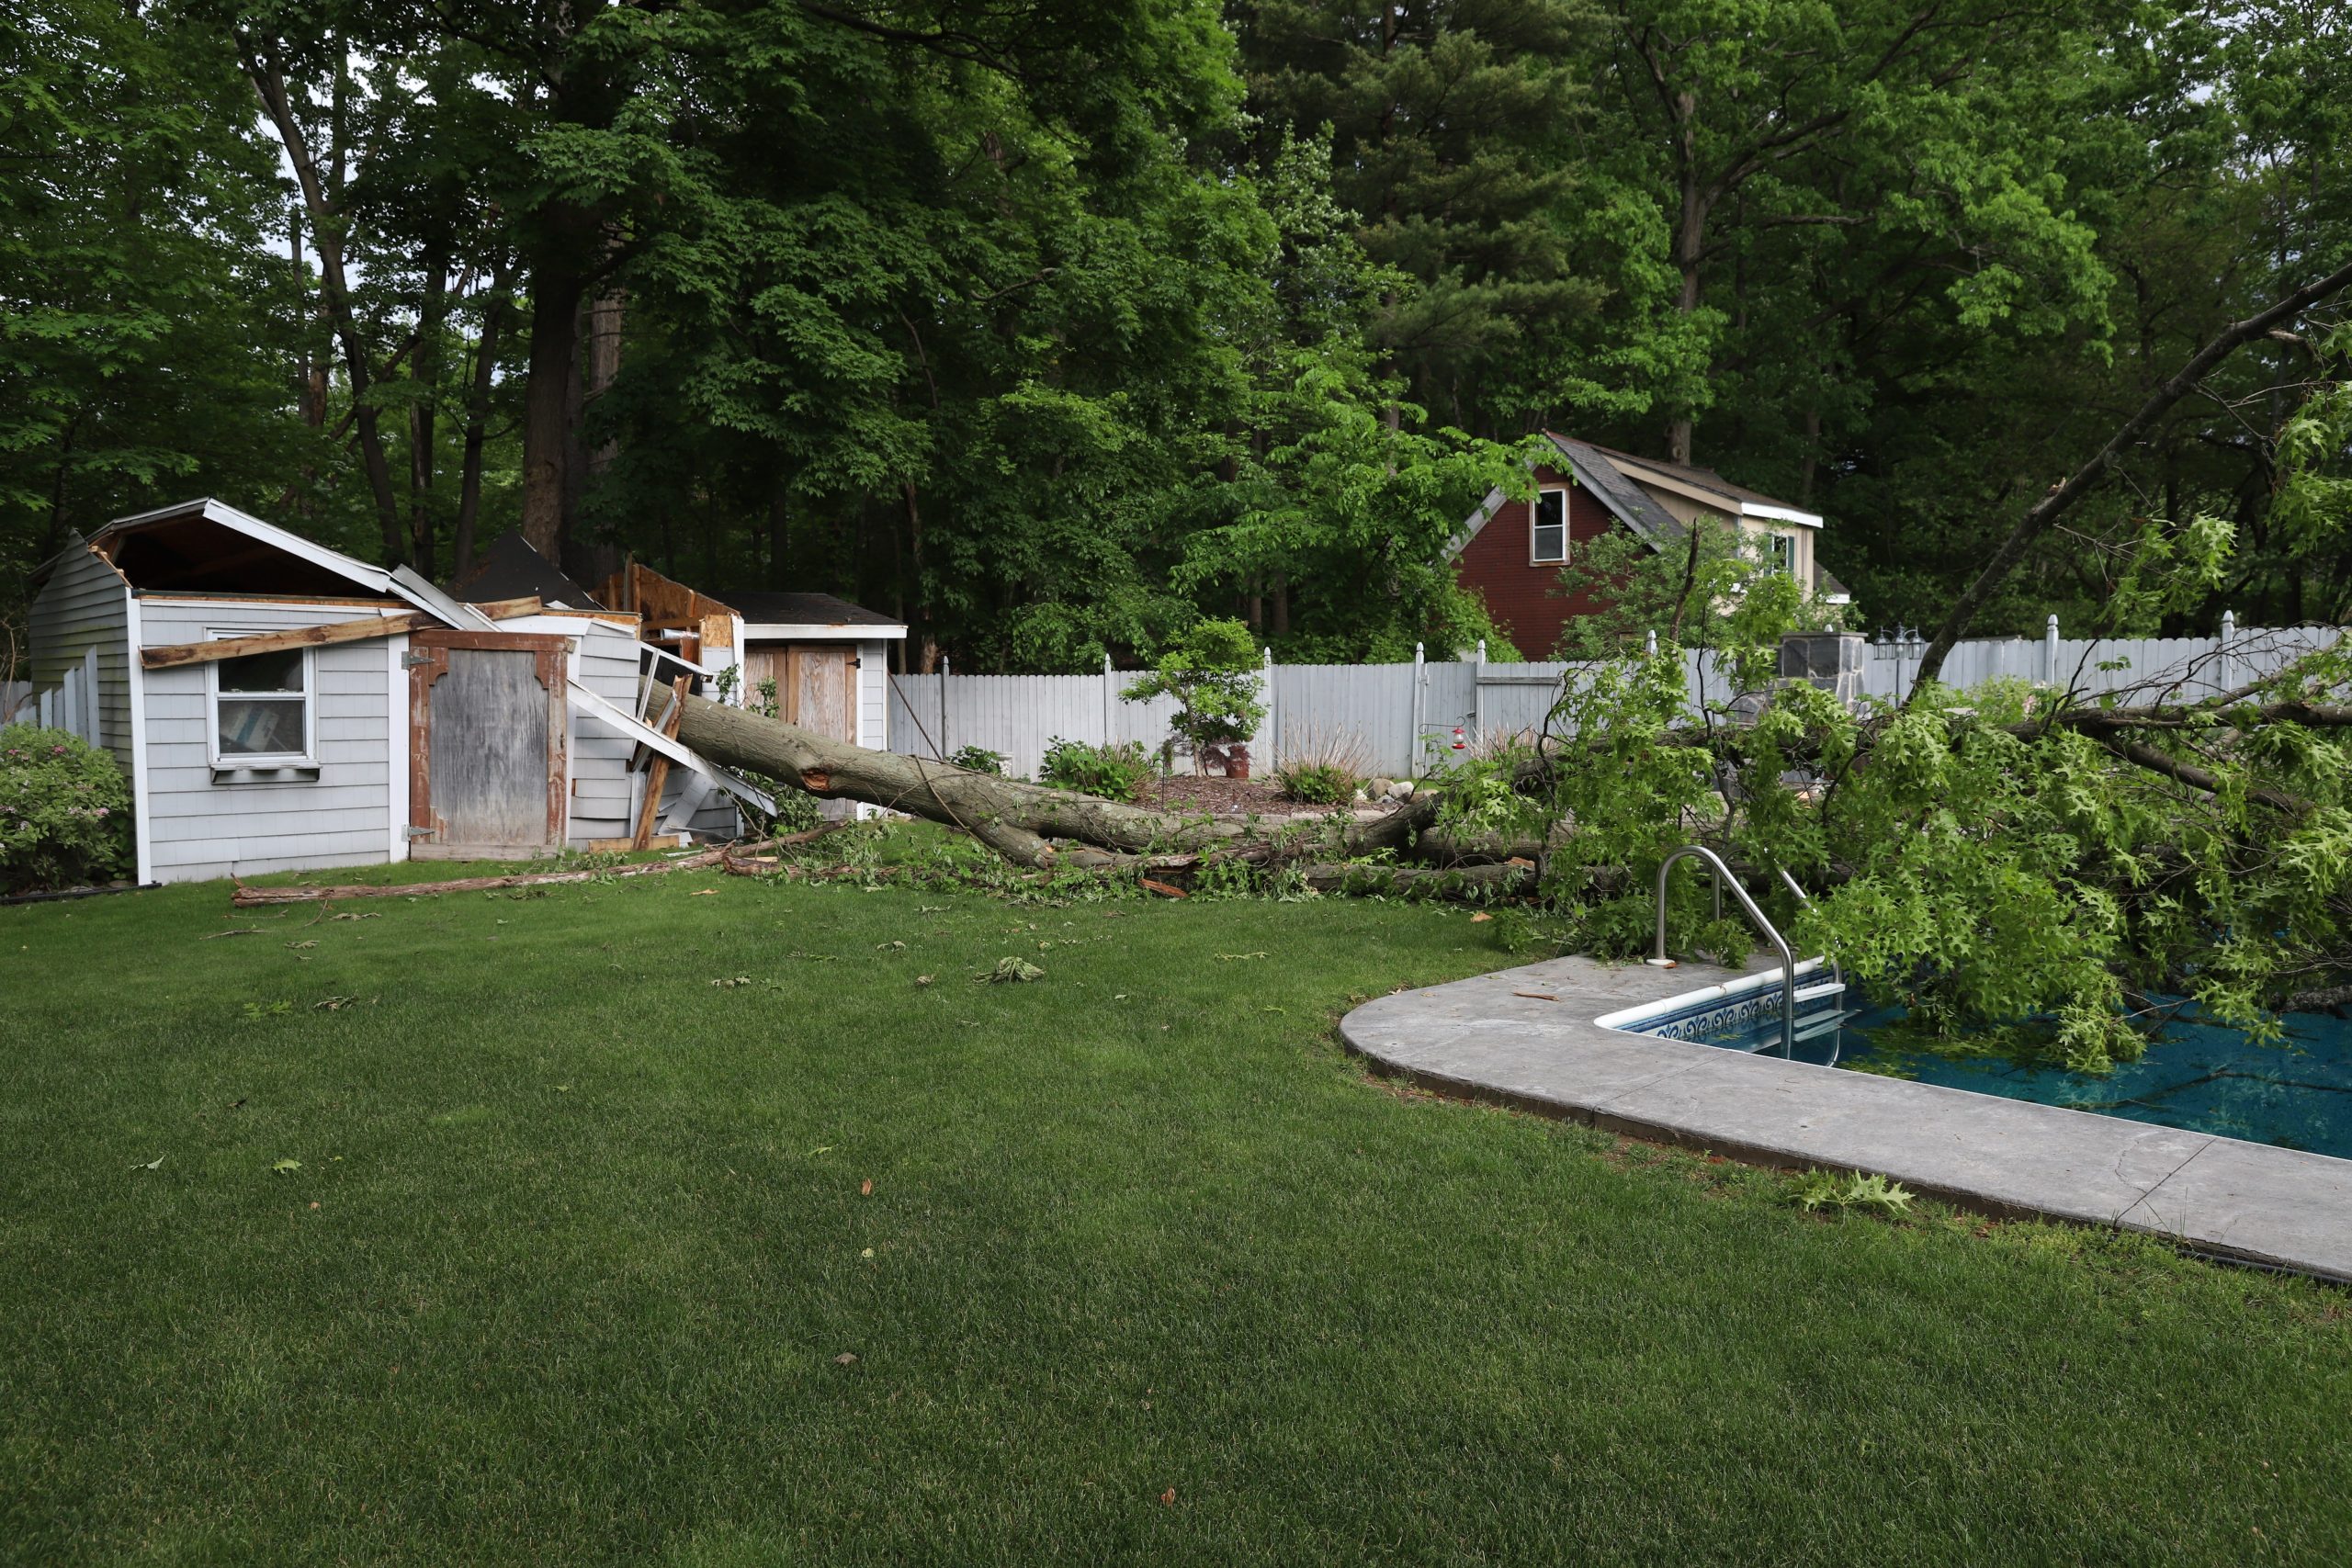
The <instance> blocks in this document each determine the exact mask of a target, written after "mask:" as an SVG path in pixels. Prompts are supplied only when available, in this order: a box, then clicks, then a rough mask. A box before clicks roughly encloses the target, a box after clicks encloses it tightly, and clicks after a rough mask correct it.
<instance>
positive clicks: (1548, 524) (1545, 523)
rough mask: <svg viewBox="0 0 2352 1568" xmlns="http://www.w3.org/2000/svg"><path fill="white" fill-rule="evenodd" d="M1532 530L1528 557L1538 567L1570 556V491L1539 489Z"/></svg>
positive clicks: (1556, 562)
mask: <svg viewBox="0 0 2352 1568" xmlns="http://www.w3.org/2000/svg"><path fill="white" fill-rule="evenodd" d="M1533 529H1534V533H1533V537H1532V541H1531V545H1532V547H1531V549H1530V550H1529V558H1530V559H1532V561H1533V562H1534V563H1535V564H1536V565H1537V566H1548V565H1556V564H1558V563H1559V562H1561V561H1564V560H1566V559H1567V558H1568V492H1567V491H1564V490H1547V491H1539V492H1537V494H1536V497H1535V511H1534V513H1533Z"/></svg>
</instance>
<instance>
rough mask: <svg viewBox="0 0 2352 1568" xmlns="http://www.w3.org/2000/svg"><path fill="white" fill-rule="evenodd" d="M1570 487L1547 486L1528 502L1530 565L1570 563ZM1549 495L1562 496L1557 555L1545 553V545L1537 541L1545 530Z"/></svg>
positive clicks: (1561, 564) (1564, 564)
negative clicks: (1545, 514)
mask: <svg viewBox="0 0 2352 1568" xmlns="http://www.w3.org/2000/svg"><path fill="white" fill-rule="evenodd" d="M1568 488H1569V487H1567V486H1566V485H1550V486H1546V487H1545V488H1544V489H1541V490H1538V491H1536V492H1535V499H1534V500H1533V501H1532V502H1528V506H1527V564H1528V565H1530V566H1566V565H1567V564H1568ZM1547 495H1556V496H1558V497H1559V498H1560V553H1559V554H1558V555H1556V556H1547V555H1545V554H1544V548H1543V547H1542V546H1541V545H1539V544H1538V543H1537V542H1536V541H1537V540H1538V539H1539V538H1541V537H1542V536H1543V532H1544V497H1545V496H1547Z"/></svg>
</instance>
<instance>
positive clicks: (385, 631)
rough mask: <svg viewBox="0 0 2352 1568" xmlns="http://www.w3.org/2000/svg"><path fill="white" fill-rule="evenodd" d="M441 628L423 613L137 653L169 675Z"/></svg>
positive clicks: (508, 613) (492, 608) (499, 614)
mask: <svg viewBox="0 0 2352 1568" xmlns="http://www.w3.org/2000/svg"><path fill="white" fill-rule="evenodd" d="M474 608H475V609H477V610H480V611H481V613H482V614H483V615H488V616H489V617H490V618H491V619H492V620H493V621H511V620H513V619H515V617H516V616H517V615H537V614H538V613H539V602H538V600H537V599H536V598H531V599H495V600H492V602H491V603H489V604H477V605H475V606H474ZM440 624H441V619H440V617H439V616H437V615H428V614H426V613H425V612H424V611H423V610H409V611H406V612H404V613H402V614H401V615H370V616H368V618H367V619H365V620H358V621H331V622H329V623H328V624H327V625H325V626H296V627H294V628H293V629H292V630H290V631H282V632H257V633H255V634H254V636H252V637H220V638H218V639H217V640H215V641H212V642H176V643H171V644H167V645H164V646H162V647H157V648H142V649H140V650H139V663H140V666H141V668H142V669H147V670H170V669H174V668H176V667H178V666H180V665H183V664H209V663H212V662H213V661H215V660H222V659H243V658H246V657H247V656H249V655H252V654H255V653H277V652H279V651H281V650H283V649H289V648H325V647H327V646H329V645H331V644H334V643H339V642H367V641H369V640H371V639H372V638H375V637H400V636H402V635H404V634H406V633H409V632H418V631H429V630H431V629H432V628H433V627H435V626H439V625H440Z"/></svg>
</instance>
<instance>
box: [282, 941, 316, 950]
mask: <svg viewBox="0 0 2352 1568" xmlns="http://www.w3.org/2000/svg"><path fill="white" fill-rule="evenodd" d="M286 945H287V946H288V948H289V949H294V950H298V951H299V950H300V949H302V948H305V947H316V946H318V945H319V944H318V943H317V942H288V943H287V944H286Z"/></svg>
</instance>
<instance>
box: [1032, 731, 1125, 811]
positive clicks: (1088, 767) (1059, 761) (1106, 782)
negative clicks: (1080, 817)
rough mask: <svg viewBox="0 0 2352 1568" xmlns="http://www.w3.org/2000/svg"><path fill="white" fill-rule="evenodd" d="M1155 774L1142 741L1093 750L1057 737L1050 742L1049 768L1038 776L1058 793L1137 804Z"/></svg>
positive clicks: (1095, 747) (1045, 768) (1082, 742)
mask: <svg viewBox="0 0 2352 1568" xmlns="http://www.w3.org/2000/svg"><path fill="white" fill-rule="evenodd" d="M1151 774H1152V769H1151V753H1150V752H1148V751H1147V750H1144V748H1143V743H1142V742H1141V741H1139V740H1129V741H1125V742H1124V743H1122V744H1120V745H1117V746H1089V745H1088V744H1087V743H1086V742H1085V741H1083V740H1064V739H1062V738H1061V737H1059V736H1056V737H1055V738H1054V739H1051V740H1048V741H1046V765H1045V766H1044V767H1043V768H1041V769H1039V770H1038V774H1037V776H1038V778H1039V780H1040V781H1041V782H1043V783H1046V784H1051V785H1053V786H1054V787H1055V788H1056V789H1071V790H1076V791H1078V792H1079V793H1080V794H1081V795H1101V796H1102V797H1103V799H1105V800H1136V799H1139V798H1141V797H1142V795H1143V786H1144V785H1145V784H1148V783H1149V782H1150V780H1151Z"/></svg>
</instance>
